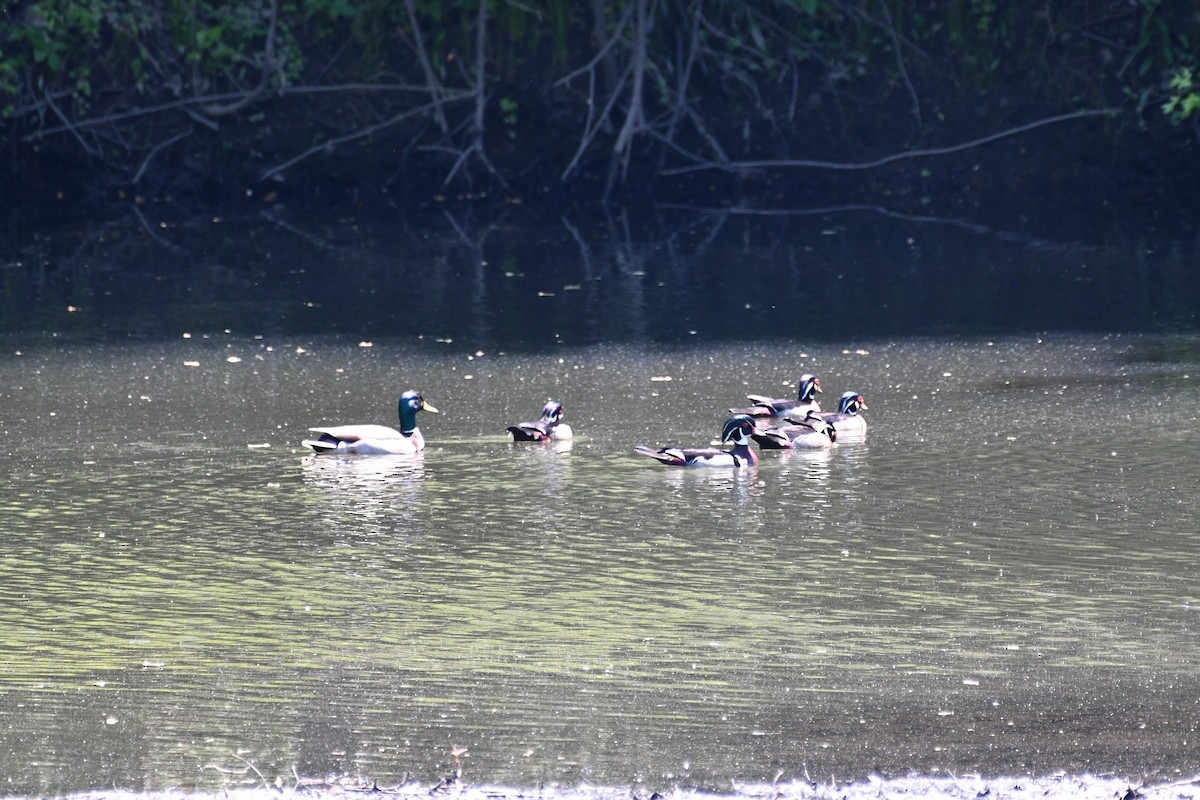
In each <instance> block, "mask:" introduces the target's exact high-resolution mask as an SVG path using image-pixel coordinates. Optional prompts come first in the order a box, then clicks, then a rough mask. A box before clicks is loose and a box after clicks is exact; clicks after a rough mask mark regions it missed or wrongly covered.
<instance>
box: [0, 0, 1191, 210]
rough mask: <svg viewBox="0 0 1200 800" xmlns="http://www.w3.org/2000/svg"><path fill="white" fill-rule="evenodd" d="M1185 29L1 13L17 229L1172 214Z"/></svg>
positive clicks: (1050, 7) (1038, 7)
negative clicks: (1120, 202)
mask: <svg viewBox="0 0 1200 800" xmlns="http://www.w3.org/2000/svg"><path fill="white" fill-rule="evenodd" d="M1198 40H1200V1H1198V0H1179V1H1178V2H1165V1H1164V0H1090V1H1089V2H1072V3H1055V2H1046V0H1013V2H999V0H918V2H907V0H906V1H904V2H901V1H900V0H371V1H364V2H353V1H352V0H25V1H22V0H10V1H9V2H0V132H2V137H0V142H2V143H3V154H2V157H0V180H2V181H3V184H4V186H3V196H4V198H5V199H6V200H7V201H8V203H9V204H30V205H32V204H33V203H34V201H35V200H37V199H39V198H41V199H44V198H58V199H59V200H61V199H62V198H68V199H76V198H78V199H80V200H81V201H84V202H89V201H90V202H95V201H103V202H108V201H111V200H112V199H114V198H135V197H136V198H139V199H142V198H144V199H150V200H154V199H164V198H170V199H172V200H173V201H175V202H190V203H197V204H200V203H212V202H229V201H233V200H238V201H245V200H246V199H247V198H252V199H253V201H254V202H264V201H266V202H270V201H272V200H273V199H275V198H277V197H283V196H290V197H294V198H300V197H303V198H305V199H307V200H311V201H314V202H316V203H322V202H325V203H330V204H333V203H345V202H347V201H359V202H362V203H372V202H378V201H379V200H381V199H385V198H386V199H387V200H389V201H390V202H394V203H396V204H400V205H411V204H413V203H427V202H432V201H434V200H435V199H436V198H438V197H439V196H451V197H455V196H464V195H465V196H470V197H475V198H478V197H484V196H486V197H488V198H490V199H492V200H497V201H506V202H514V203H515V202H525V203H529V202H533V201H536V200H537V199H539V198H553V199H554V201H555V202H560V200H561V199H562V198H566V199H571V200H574V201H579V202H583V201H595V200H607V201H610V202H625V201H630V200H633V199H635V198H638V199H641V198H646V199H650V200H654V201H657V202H668V203H670V202H674V203H686V204H694V205H708V206H729V205H741V206H747V207H749V206H753V207H766V206H771V205H773V204H780V203H784V202H788V201H791V200H794V199H796V198H797V197H801V196H821V197H829V196H831V195H833V194H836V195H837V196H839V197H841V198H843V199H844V200H846V201H859V202H864V201H867V200H878V199H880V198H884V197H886V198H887V199H888V200H889V202H890V203H892V204H894V205H899V206H901V207H904V208H906V209H907V210H909V211H913V210H919V209H920V208H921V207H922V205H928V204H930V203H931V202H942V201H944V200H946V199H947V198H949V199H950V200H951V201H952V202H954V203H959V204H973V205H979V204H981V203H983V204H986V203H990V202H993V201H994V200H995V199H996V198H998V197H1005V196H1008V197H1012V196H1014V195H1023V196H1025V197H1030V196H1031V195H1033V194H1035V193H1036V194H1037V195H1038V196H1040V197H1052V196H1053V195H1054V194H1056V193H1062V192H1072V193H1081V192H1082V193H1088V194H1092V193H1095V192H1097V191H1104V192H1108V193H1114V194H1119V195H1122V196H1125V197H1128V198H1131V199H1133V200H1135V201H1137V200H1142V199H1148V200H1151V201H1153V202H1158V203H1162V204H1163V205H1170V204H1171V202H1172V201H1176V202H1180V203H1182V202H1185V200H1186V199H1187V198H1189V197H1190V196H1191V193H1192V192H1193V191H1194V186H1195V185H1196V179H1197V177H1200V176H1198V175H1197V173H1198V172H1200V170H1198V169H1197V163H1198V162H1200V159H1197V152H1198V148H1200V74H1198V73H1197V69H1198V67H1200V65H1198V64H1197V61H1198V59H1200V44H1198Z"/></svg>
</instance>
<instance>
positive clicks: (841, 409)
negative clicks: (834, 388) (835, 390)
mask: <svg viewBox="0 0 1200 800" xmlns="http://www.w3.org/2000/svg"><path fill="white" fill-rule="evenodd" d="M866 410H867V401H866V400H864V399H863V396H862V395H861V394H859V393H858V392H855V391H848V392H842V396H841V397H840V398H838V410H837V411H835V412H823V413H820V414H818V415H817V416H819V417H820V418H821V419H823V420H825V421H826V422H828V423H829V424H830V425H832V426H833V427H834V429H835V430H836V431H837V432H838V433H839V434H841V435H851V436H854V435H858V436H861V435H862V434H865V433H866V432H867V421H866V420H865V419H863V418H862V417H861V416H860V415H859V413H858V412H859V411H866Z"/></svg>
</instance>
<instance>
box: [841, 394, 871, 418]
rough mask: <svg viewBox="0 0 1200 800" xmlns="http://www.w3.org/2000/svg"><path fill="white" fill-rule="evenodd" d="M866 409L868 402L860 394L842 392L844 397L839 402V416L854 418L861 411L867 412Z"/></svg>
mask: <svg viewBox="0 0 1200 800" xmlns="http://www.w3.org/2000/svg"><path fill="white" fill-rule="evenodd" d="M866 407H867V401H866V400H864V399H863V396H862V395H861V394H859V393H858V392H842V397H841V399H839V400H838V413H839V414H849V415H851V416H854V415H855V414H857V413H858V412H859V411H864V410H866Z"/></svg>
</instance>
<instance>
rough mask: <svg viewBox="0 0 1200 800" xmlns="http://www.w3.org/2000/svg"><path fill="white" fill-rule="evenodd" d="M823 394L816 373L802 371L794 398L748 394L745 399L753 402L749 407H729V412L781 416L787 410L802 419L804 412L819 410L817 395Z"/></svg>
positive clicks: (754, 415) (755, 415)
mask: <svg viewBox="0 0 1200 800" xmlns="http://www.w3.org/2000/svg"><path fill="white" fill-rule="evenodd" d="M819 394H823V392H822V390H821V381H820V380H818V379H817V376H816V375H813V374H811V373H808V372H806V373H804V374H803V375H801V376H800V384H799V387H798V388H797V389H796V399H795V400H788V399H787V398H782V397H767V396H765V395H761V394H748V395H746V399H747V400H749V401H751V402H752V403H754V405H752V406H750V407H749V408H731V409H729V413H730V414H745V415H747V416H750V417H782V416H784V415H785V414H787V413H788V412H793V413H796V414H799V415H800V418H801V419H803V417H804V414H805V412H808V411H820V410H821V406H820V404H819V403H818V402H817V395H819Z"/></svg>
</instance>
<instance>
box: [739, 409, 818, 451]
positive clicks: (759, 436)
mask: <svg viewBox="0 0 1200 800" xmlns="http://www.w3.org/2000/svg"><path fill="white" fill-rule="evenodd" d="M753 438H754V441H756V442H758V445H759V447H761V448H762V449H764V450H828V449H829V448H831V447H833V444H834V442H836V441H837V429H836V428H834V426H833V425H831V424H830V423H828V422H826V421H825V420H824V419H822V418H821V416H820V415H819V414H817V412H815V411H810V412H808V414H807V415H806V416H805V418H804V421H803V422H801V423H800V424H798V425H782V426H779V427H776V428H768V429H767V430H764V431H758V432H756V433H754V434H753Z"/></svg>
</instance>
